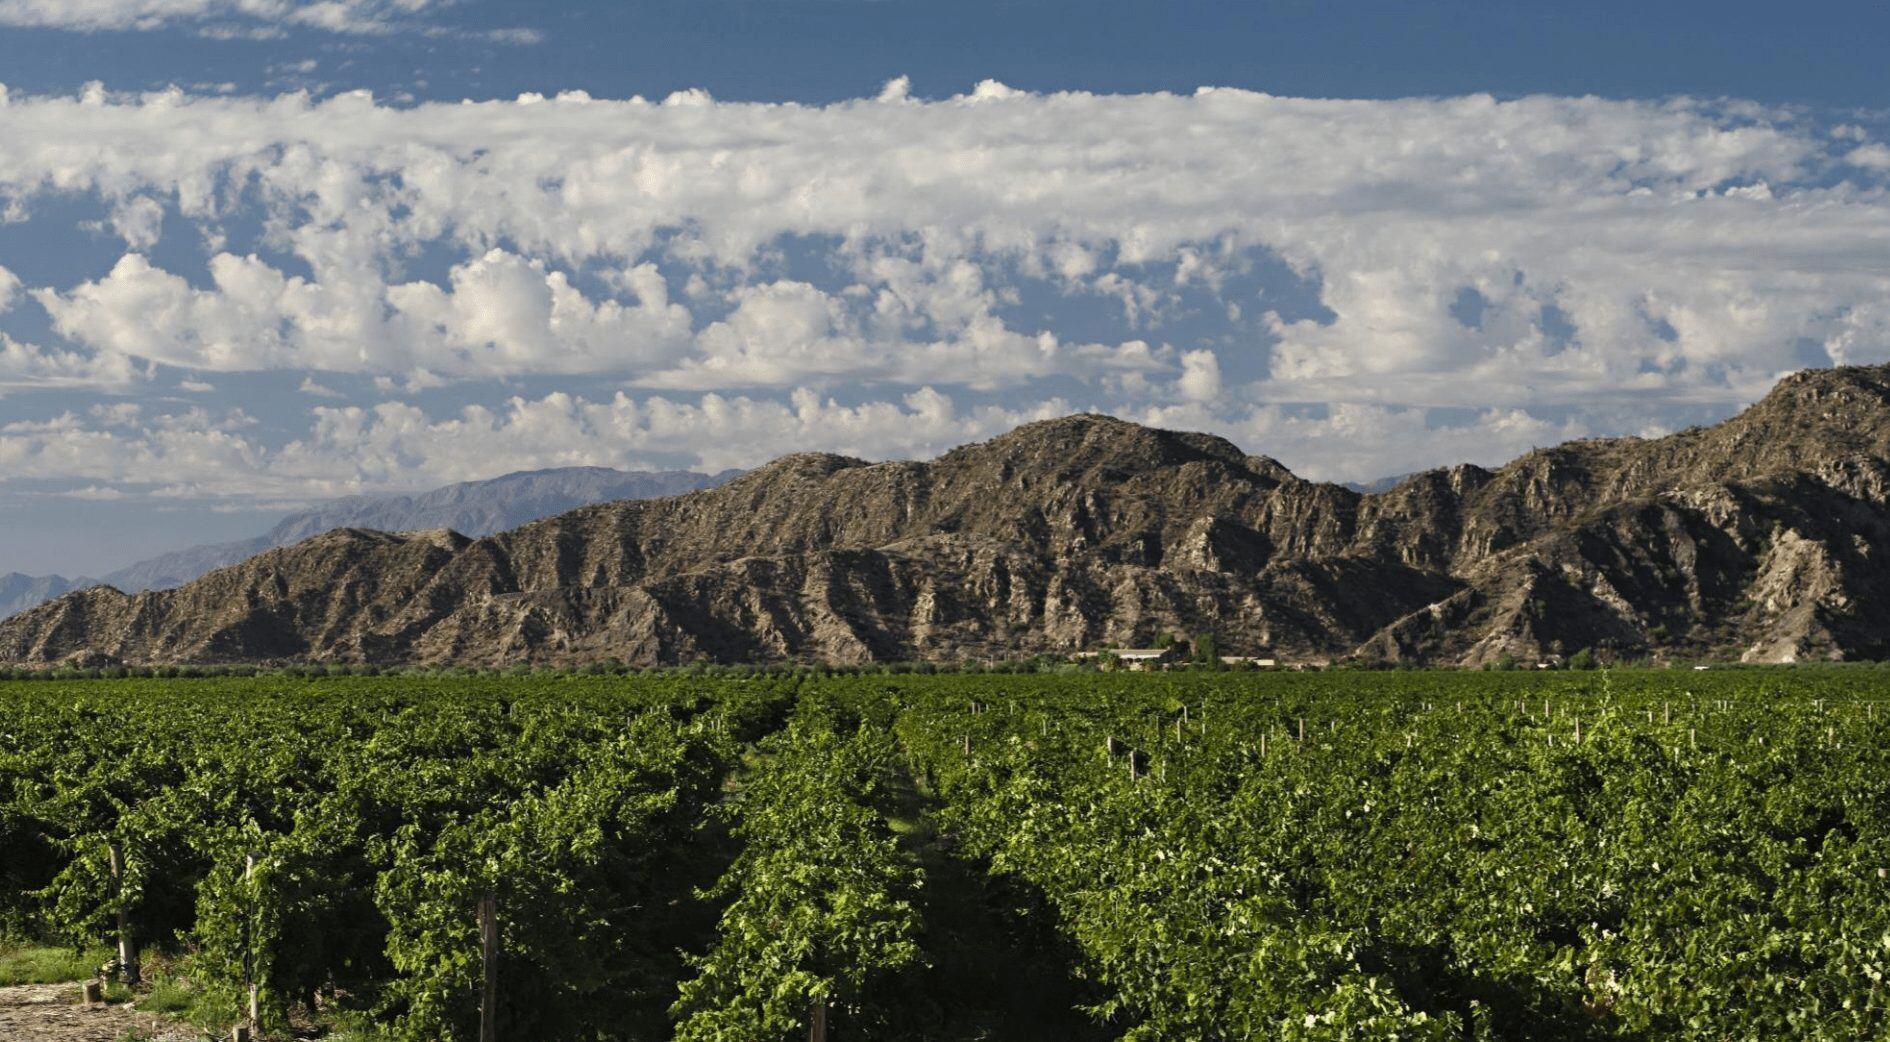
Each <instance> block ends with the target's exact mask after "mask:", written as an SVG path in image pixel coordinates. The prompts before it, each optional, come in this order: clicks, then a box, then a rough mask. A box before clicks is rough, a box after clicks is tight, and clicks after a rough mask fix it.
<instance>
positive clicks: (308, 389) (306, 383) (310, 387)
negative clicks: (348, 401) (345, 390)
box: [296, 376, 348, 398]
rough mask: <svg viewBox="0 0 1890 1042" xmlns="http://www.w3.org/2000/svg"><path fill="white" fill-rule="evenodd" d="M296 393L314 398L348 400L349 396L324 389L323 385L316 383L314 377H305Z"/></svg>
mask: <svg viewBox="0 0 1890 1042" xmlns="http://www.w3.org/2000/svg"><path fill="white" fill-rule="evenodd" d="M296 391H297V392H298V393H300V394H306V395H308V396H310V397H312V398H346V397H348V396H347V395H345V394H342V393H341V392H340V391H337V390H335V389H334V388H332V387H324V386H323V385H321V384H318V383H316V382H315V378H314V377H312V376H305V377H303V378H302V383H301V385H300V386H298V387H297V388H296Z"/></svg>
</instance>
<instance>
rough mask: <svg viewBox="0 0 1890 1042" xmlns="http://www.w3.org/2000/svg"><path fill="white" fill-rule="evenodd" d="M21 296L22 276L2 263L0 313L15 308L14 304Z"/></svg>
mask: <svg viewBox="0 0 1890 1042" xmlns="http://www.w3.org/2000/svg"><path fill="white" fill-rule="evenodd" d="M19 298H20V277H19V276H18V275H15V274H13V273H12V272H11V271H8V270H7V269H6V267H5V266H4V265H0V314H5V313H6V312H8V311H10V310H12V309H13V304H14V302H15V301H17V300H19Z"/></svg>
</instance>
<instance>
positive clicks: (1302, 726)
mask: <svg viewBox="0 0 1890 1042" xmlns="http://www.w3.org/2000/svg"><path fill="white" fill-rule="evenodd" d="M1299 744H1301V745H1305V744H1306V718H1305V717H1303V716H1302V717H1300V718H1299Z"/></svg>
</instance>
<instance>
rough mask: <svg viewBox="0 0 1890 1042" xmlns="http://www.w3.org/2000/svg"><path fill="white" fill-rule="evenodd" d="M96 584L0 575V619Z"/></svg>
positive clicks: (34, 576)
mask: <svg viewBox="0 0 1890 1042" xmlns="http://www.w3.org/2000/svg"><path fill="white" fill-rule="evenodd" d="M96 584H97V580H95V579H68V578H66V577H65V576H63V575H23V574H21V573H19V572H8V573H7V574H5V575H0V619H4V618H6V617H7V616H9V615H12V614H13V613H14V612H21V611H25V610H26V609H28V608H31V607H32V606H34V605H35V604H44V603H45V602H47V601H50V600H52V599H53V598H54V597H57V596H59V595H60V594H63V593H70V592H72V591H73V590H80V589H84V588H85V587H87V586H93V585H96Z"/></svg>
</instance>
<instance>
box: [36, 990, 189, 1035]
mask: <svg viewBox="0 0 1890 1042" xmlns="http://www.w3.org/2000/svg"><path fill="white" fill-rule="evenodd" d="M127 1035H129V1036H131V1037H133V1038H137V1039H141V1040H143V1039H149V1040H153V1042H159V1040H161V1042H188V1040H190V1039H194V1038H195V1037H196V1035H195V1034H194V1033H192V1032H190V1031H188V1030H186V1029H183V1028H180V1027H178V1026H176V1025H175V1024H173V1023H171V1022H169V1021H166V1020H165V1019H164V1018H162V1017H159V1016H157V1015H156V1014H153V1013H140V1012H138V1011H137V1010H136V1009H133V1008H132V1007H131V1006H130V1005H127V1004H122V1003H120V1004H113V1005H104V1004H99V1005H92V1006H82V1005H79V986H78V985H77V984H17V985H8V986H5V987H0V1042H121V1040H122V1039H124V1038H125V1037H126V1036H127Z"/></svg>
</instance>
